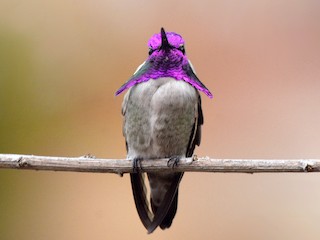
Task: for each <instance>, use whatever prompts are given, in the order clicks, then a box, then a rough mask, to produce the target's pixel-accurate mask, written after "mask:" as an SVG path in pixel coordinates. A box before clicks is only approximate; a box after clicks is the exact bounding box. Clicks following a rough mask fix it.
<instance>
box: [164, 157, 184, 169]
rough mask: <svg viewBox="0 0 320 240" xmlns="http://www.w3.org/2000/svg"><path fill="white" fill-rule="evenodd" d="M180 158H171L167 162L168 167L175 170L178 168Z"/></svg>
mask: <svg viewBox="0 0 320 240" xmlns="http://www.w3.org/2000/svg"><path fill="white" fill-rule="evenodd" d="M180 158H181V157H179V156H173V157H170V158H169V160H168V162H167V166H168V167H171V168H175V167H176V166H178V163H179V161H180Z"/></svg>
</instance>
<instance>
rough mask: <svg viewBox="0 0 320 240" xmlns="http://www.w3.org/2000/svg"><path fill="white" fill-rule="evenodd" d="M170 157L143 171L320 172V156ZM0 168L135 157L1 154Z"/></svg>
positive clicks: (121, 166) (70, 166)
mask: <svg viewBox="0 0 320 240" xmlns="http://www.w3.org/2000/svg"><path fill="white" fill-rule="evenodd" d="M167 163H168V159H149V160H148V159H145V160H142V161H141V162H140V167H141V171H142V172H161V171H176V172H233V173H259V172H320V159H212V158H209V157H201V158H200V157H199V158H198V157H196V156H194V157H193V158H183V159H181V160H180V161H179V164H178V166H176V167H174V168H172V167H168V164H167ZM0 168H7V169H10V168H11V169H30V170H49V171H70V172H101V173H117V174H123V173H131V172H132V170H133V169H132V160H128V159H98V158H94V157H90V156H89V157H76V158H70V157H48V156H33V155H17V154H0Z"/></svg>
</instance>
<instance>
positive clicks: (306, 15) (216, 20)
mask: <svg viewBox="0 0 320 240" xmlns="http://www.w3.org/2000/svg"><path fill="white" fill-rule="evenodd" d="M160 27H164V28H165V29H166V30H167V31H175V32H178V33H180V34H181V35H182V36H183V37H184V39H185V41H186V51H187V55H188V57H189V58H190V59H191V60H192V63H193V65H194V66H195V68H196V71H197V74H198V77H199V78H200V79H201V81H202V82H203V83H204V84H205V85H206V86H207V87H208V88H209V89H210V90H211V92H213V93H214V98H213V99H212V100H211V99H209V98H208V97H206V96H205V95H204V94H202V101H203V110H204V115H205V125H204V127H203V137H202V144H201V146H200V147H198V148H197V149H196V151H195V153H196V154H197V155H198V156H210V157H215V158H286V159H292V158H320V124H319V123H320V108H319V104H320V44H319V43H320V2H319V1H318V0H306V1H300V0H297V1H296V0H293V1H292V0H290V1H289V0H280V1H279V0H278V1H266V0H262V1H253V0H246V1H232V0H230V1H229V0H227V1H222V0H217V1H212V0H210V1H209V0H208V1H202V0H199V1H193V2H192V1H169V0H165V1H129V0H127V1H115V0H114V1H101V0H93V1H70V0H64V1H59V0H58V1H40V0H27V1H22V0H16V1H9V0H1V2H0V153H18V154H34V155H49V156H82V155H85V154H88V153H91V154H93V155H95V156H96V157H101V158H124V157H125V156H126V152H125V144H124V138H123V136H122V116H121V113H120V111H121V110H120V109H121V103H122V98H123V94H122V95H120V96H118V97H115V96H114V92H115V91H116V90H117V89H118V88H119V87H120V86H121V85H122V84H123V83H124V82H125V81H126V80H127V79H128V78H129V77H130V76H131V75H132V74H133V72H134V71H135V69H136V67H137V66H138V65H139V64H140V63H142V62H143V61H144V60H145V59H146V57H147V52H148V48H147V41H148V39H149V38H150V36H152V35H153V34H154V33H157V32H159V31H160ZM319 185H320V175H319V174H253V175H250V174H221V173H220V174H218V173H187V174H185V177H184V179H183V181H182V183H181V187H180V194H179V198H180V199H179V207H178V213H177V215H176V218H175V220H174V222H173V225H172V227H171V228H170V229H169V230H165V231H161V230H159V229H158V230H156V231H155V232H154V233H153V234H152V235H147V234H146V230H145V229H144V227H143V225H142V224H141V222H140V220H139V217H138V214H137V213H136V209H135V206H134V202H133V198H132V195H131V186H130V183H129V178H128V176H127V175H125V176H124V177H123V178H121V177H119V176H117V175H113V174H99V173H63V172H44V171H18V170H4V169H1V170H0V239H1V240H9V239H10V240H14V239H26V240H29V239H32V240H38V239H47V240H51V239H52V240H53V239H59V240H69V239H80V240H81V239H94V240H100V239H101V240H102V239H103V240H105V239H128V238H130V239H140V240H141V239H164V238H166V239H196V238H198V239H222V240H223V239H246V240H248V239H262V240H264V239H266V240H267V239H290V240H293V239H319V229H320V207H319V202H320V188H319Z"/></svg>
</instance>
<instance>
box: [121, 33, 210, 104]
mask: <svg viewBox="0 0 320 240" xmlns="http://www.w3.org/2000/svg"><path fill="white" fill-rule="evenodd" d="M148 45H149V57H148V59H147V60H146V61H145V62H144V63H142V64H141V65H140V66H139V67H138V69H137V70H136V72H135V73H134V74H133V76H132V77H131V78H130V79H129V80H128V81H127V82H126V83H125V84H123V85H122V86H121V87H120V88H119V89H118V91H117V92H116V95H118V94H120V93H121V92H123V91H124V90H126V89H128V88H130V87H132V86H134V85H136V84H138V83H141V82H146V81H149V80H151V79H153V80H156V79H158V78H163V77H171V78H174V79H176V80H183V81H185V82H187V83H189V84H191V85H192V86H193V87H195V88H196V89H198V90H199V91H202V92H204V93H205V94H206V95H207V96H208V97H210V98H212V97H213V96H212V94H211V92H210V91H209V90H208V89H207V88H206V86H205V85H204V84H203V83H202V82H201V81H200V80H199V79H198V77H197V76H196V74H195V72H194V70H193V67H192V64H191V62H190V61H189V60H188V58H187V56H186V55H185V49H184V40H183V38H182V37H181V36H180V35H179V34H177V33H174V32H167V33H166V32H165V31H164V29H163V28H161V32H160V33H157V34H154V35H153V36H152V37H151V38H150V40H149V42H148Z"/></svg>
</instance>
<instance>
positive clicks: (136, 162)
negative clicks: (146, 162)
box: [132, 157, 142, 173]
mask: <svg viewBox="0 0 320 240" xmlns="http://www.w3.org/2000/svg"><path fill="white" fill-rule="evenodd" d="M141 160H142V158H140V157H136V158H134V159H133V163H132V170H133V173H139V172H140V170H141V169H142V167H141Z"/></svg>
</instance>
